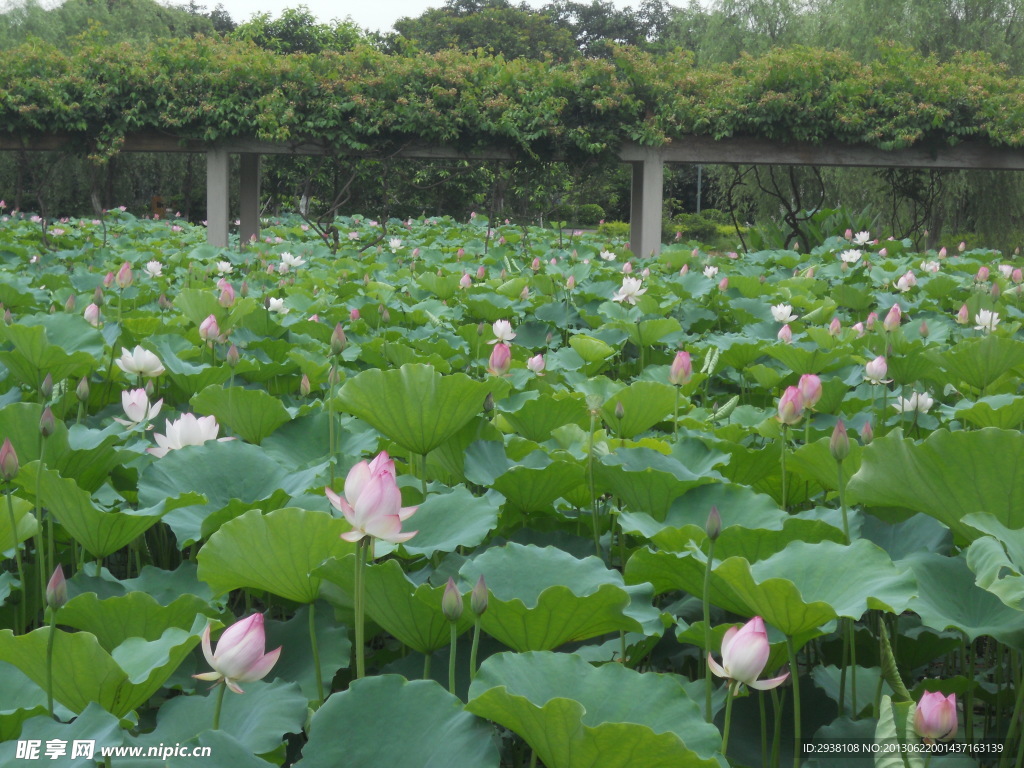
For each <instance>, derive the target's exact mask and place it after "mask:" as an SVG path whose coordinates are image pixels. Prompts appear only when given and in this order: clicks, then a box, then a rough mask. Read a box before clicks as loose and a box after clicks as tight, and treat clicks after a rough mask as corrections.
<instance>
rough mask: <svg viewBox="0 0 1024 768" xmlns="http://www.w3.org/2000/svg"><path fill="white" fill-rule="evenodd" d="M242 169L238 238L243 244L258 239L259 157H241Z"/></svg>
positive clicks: (251, 153)
mask: <svg viewBox="0 0 1024 768" xmlns="http://www.w3.org/2000/svg"><path fill="white" fill-rule="evenodd" d="M241 160H242V169H241V177H240V179H239V181H240V185H239V188H238V205H239V207H240V208H241V212H240V215H239V217H238V223H239V228H238V236H239V240H240V241H241V242H242V243H243V244H244V243H247V242H249V240H250V238H252V237H253V236H255V237H256V239H257V240H258V239H259V237H260V156H259V155H257V154H255V153H253V152H244V153H243V154H242V155H241Z"/></svg>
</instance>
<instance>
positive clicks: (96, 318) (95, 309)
mask: <svg viewBox="0 0 1024 768" xmlns="http://www.w3.org/2000/svg"><path fill="white" fill-rule="evenodd" d="M82 317H84V318H85V322H87V323H88V324H89V325H91V326H92V327H93V328H99V326H100V308H99V305H98V304H90V305H89V306H87V307H86V308H85V312H83V313H82Z"/></svg>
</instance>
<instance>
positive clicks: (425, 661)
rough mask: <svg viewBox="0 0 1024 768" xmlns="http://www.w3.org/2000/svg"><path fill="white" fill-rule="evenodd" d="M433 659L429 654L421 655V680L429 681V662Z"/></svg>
mask: <svg viewBox="0 0 1024 768" xmlns="http://www.w3.org/2000/svg"><path fill="white" fill-rule="evenodd" d="M432 658H433V657H432V656H431V655H430V654H429V653H425V654H423V679H424V680H429V679H430V660H431V659H432Z"/></svg>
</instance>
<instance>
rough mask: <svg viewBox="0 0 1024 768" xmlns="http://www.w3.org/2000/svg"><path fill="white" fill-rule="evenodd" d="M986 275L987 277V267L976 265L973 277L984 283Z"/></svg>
mask: <svg viewBox="0 0 1024 768" xmlns="http://www.w3.org/2000/svg"><path fill="white" fill-rule="evenodd" d="M988 277H989V269H988V267H986V266H984V265H982V266H980V267H978V273H977V274H976V275H975V276H974V279H975V280H977V281H978V282H979V283H984V282H985V281H986V280H988Z"/></svg>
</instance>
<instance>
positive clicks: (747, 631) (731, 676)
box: [708, 616, 789, 696]
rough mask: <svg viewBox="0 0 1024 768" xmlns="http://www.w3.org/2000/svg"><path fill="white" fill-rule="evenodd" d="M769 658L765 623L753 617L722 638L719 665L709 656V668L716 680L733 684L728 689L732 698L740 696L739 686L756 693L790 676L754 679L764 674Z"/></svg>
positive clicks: (782, 681)
mask: <svg viewBox="0 0 1024 768" xmlns="http://www.w3.org/2000/svg"><path fill="white" fill-rule="evenodd" d="M770 654H771V646H770V645H769V644H768V633H767V632H766V631H765V628H764V620H763V619H762V618H761V617H760V616H755V617H754V618H752V619H751V620H750V621H748V622H747V623H746V624H744V625H743V627H742V628H740V629H737V628H736V627H730V628H729V629H728V630H727V631H726V633H725V637H723V638H722V663H721V664H719V663H718V662H716V661H715V660H714V658H712V656H711V654H710V653H708V666H710V667H711V671H712V672H714V673H715V675H717V676H718V677H722V678H725V679H727V680H731V681H732V682H731V683H730V685H729V688H730V690H731V691H732V694H733V695H734V696H735V695H736V694H737V693H739V687H740V684H741V683H745V684H747V685H749V686H750V687H751V688H756V689H757V690H759V691H767V690H771V689H772V688H777V687H778V686H780V685H782V683H784V682H785V681H786V678H787V677H789V672H784V673H783V674H781V675H779V676H778V677H773V678H772V679H771V680H758V679H757V678H758V676H759V675H760V674H761V673H762V672H763V671H764V667H765V664H767V663H768V656H769V655H770Z"/></svg>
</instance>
